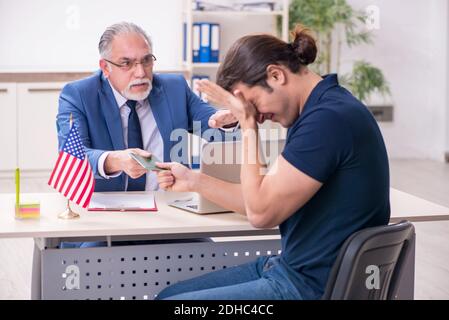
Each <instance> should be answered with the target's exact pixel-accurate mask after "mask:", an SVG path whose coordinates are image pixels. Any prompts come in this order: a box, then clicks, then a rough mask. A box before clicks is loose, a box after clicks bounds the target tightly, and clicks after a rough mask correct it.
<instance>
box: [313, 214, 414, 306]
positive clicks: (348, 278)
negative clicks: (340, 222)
mask: <svg viewBox="0 0 449 320" xmlns="http://www.w3.org/2000/svg"><path fill="white" fill-rule="evenodd" d="M414 234H415V228H414V226H413V224H411V223H410V222H408V221H401V222H400V223H397V224H392V225H387V226H380V227H373V228H366V229H363V230H360V231H358V232H356V233H354V234H353V235H351V236H350V237H349V238H348V239H346V241H345V242H344V243H343V245H342V247H341V249H340V252H339V254H338V256H337V259H336V260H335V263H334V266H333V268H332V270H331V272H330V275H329V279H328V281H327V286H326V290H325V293H324V295H323V297H322V299H327V300H329V299H330V300H386V299H393V298H394V294H395V292H394V291H395V290H396V289H397V284H398V282H399V280H400V278H401V274H402V272H403V270H404V265H405V263H404V260H405V257H407V254H408V252H409V250H410V248H411V247H410V241H411V240H412V239H413V237H414Z"/></svg>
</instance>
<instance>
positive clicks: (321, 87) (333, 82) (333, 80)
mask: <svg viewBox="0 0 449 320" xmlns="http://www.w3.org/2000/svg"><path fill="white" fill-rule="evenodd" d="M336 86H338V76H337V74H328V75H325V76H323V80H321V81H320V82H318V84H317V85H316V86H315V88H313V90H312V92H311V93H310V95H309V97H308V98H307V101H306V103H305V104H304V107H303V110H302V112H301V113H304V111H306V110H307V109H309V108H310V107H311V106H313V105H315V104H317V103H318V102H319V101H320V99H321V97H322V96H323V95H324V93H325V92H326V91H327V90H329V89H331V88H333V87H336Z"/></svg>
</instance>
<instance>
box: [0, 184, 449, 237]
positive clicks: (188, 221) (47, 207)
mask: <svg viewBox="0 0 449 320" xmlns="http://www.w3.org/2000/svg"><path fill="white" fill-rule="evenodd" d="M187 196H188V194H185V193H184V194H180V193H168V192H156V193H155V197H156V203H157V206H158V211H157V212H87V211H86V210H83V209H82V208H80V207H77V206H74V207H73V209H74V211H76V212H78V213H80V214H81V218H79V219H76V220H61V219H58V218H57V215H58V214H59V213H60V212H62V211H64V209H65V207H66V204H67V201H66V200H65V199H64V198H63V197H62V196H61V195H59V194H57V193H42V194H32V193H30V194H23V195H22V196H21V199H22V201H27V200H29V201H32V200H40V202H41V218H40V219H38V220H16V219H15V218H14V203H15V195H14V194H0V238H40V237H42V238H59V237H84V236H124V235H149V234H151V235H176V234H191V235H193V236H201V235H204V234H208V235H209V236H220V235H229V236H232V235H235V236H242V235H258V234H270V233H271V234H274V233H277V230H276V229H271V230H261V229H256V228H254V227H252V226H251V225H250V224H249V222H248V221H247V219H246V217H244V216H242V215H240V214H237V213H220V214H209V215H197V214H194V213H190V212H187V211H183V210H179V209H176V208H173V207H170V206H168V205H167V202H168V201H171V200H173V199H177V198H182V197H187ZM402 219H407V220H410V221H429V220H448V219H449V208H446V207H443V206H440V205H437V204H434V203H432V202H429V201H426V200H423V199H420V198H418V197H415V196H412V195H410V194H407V193H404V192H401V191H398V190H395V189H391V222H397V221H400V220H402Z"/></svg>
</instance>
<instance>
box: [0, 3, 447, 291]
mask: <svg viewBox="0 0 449 320" xmlns="http://www.w3.org/2000/svg"><path fill="white" fill-rule="evenodd" d="M223 1H225V0H223ZM223 1H222V2H223ZM218 2H220V1H218ZM278 2H280V3H282V1H278ZM348 3H349V4H351V5H352V6H353V7H355V8H358V9H362V10H363V9H364V8H366V7H367V6H370V5H374V6H377V7H378V8H379V10H380V11H379V12H380V21H379V22H380V24H379V29H376V30H373V34H374V45H370V46H369V45H366V46H365V45H362V46H357V47H354V48H348V47H345V46H343V48H342V60H341V61H342V65H341V71H342V72H345V71H347V70H349V69H350V68H351V66H352V65H351V63H352V61H353V60H355V59H361V58H362V59H365V60H367V61H370V62H371V63H373V64H374V65H376V66H377V67H379V68H380V69H381V70H382V71H383V73H384V75H385V77H386V79H387V80H388V82H389V85H390V89H391V97H386V98H384V97H381V96H374V97H373V98H372V99H371V100H370V101H369V102H368V104H369V105H373V106H384V107H392V108H393V119H392V121H385V122H384V121H381V122H379V125H380V127H381V130H382V133H383V136H384V139H385V142H386V145H387V149H388V153H389V156H390V159H391V182H392V186H393V187H396V188H398V189H401V190H404V191H407V192H409V193H412V194H415V195H418V196H421V197H423V198H425V199H428V200H431V201H434V202H436V203H439V204H442V205H445V206H449V196H448V195H449V164H448V163H447V162H448V161H449V90H448V88H449V2H448V1H446V0H426V1H424V0H348ZM184 13H185V7H184V1H183V0H165V1H139V0H129V1H126V2H125V3H123V2H119V1H106V0H96V1H88V0H70V1H69V0H64V1H54V0H53V1H52V0H37V1H31V0H18V1H14V2H12V1H6V0H0V112H1V113H0V146H1V154H2V156H1V159H0V192H13V191H14V183H13V180H12V169H13V168H15V167H16V166H17V165H19V166H20V167H22V168H24V173H23V176H24V181H23V184H22V185H23V191H25V192H36V191H42V190H43V189H44V188H46V179H47V176H48V172H49V171H50V170H51V165H52V164H53V161H54V159H55V152H56V151H55V150H54V147H55V146H56V135H54V136H52V133H55V126H54V116H55V111H56V108H57V100H55V99H57V96H58V94H59V90H60V88H61V87H62V85H63V84H64V83H65V82H67V81H68V79H73V78H77V77H81V76H84V75H86V74H88V73H90V72H92V71H94V70H96V69H97V65H98V51H97V44H98V39H99V36H100V35H101V33H102V32H103V30H104V29H105V27H107V26H108V25H110V24H112V23H114V22H118V21H132V22H135V23H136V24H139V25H141V26H142V27H143V28H144V29H145V30H146V31H147V32H148V33H149V35H150V36H151V37H152V40H153V44H154V53H155V55H156V56H157V58H158V61H157V64H156V66H155V70H156V72H158V71H159V72H183V73H185V72H186V70H185V67H184V65H183V61H182V52H183V29H182V20H183V14H184ZM214 19H215V20H217V19H218V21H219V22H221V25H222V30H221V35H222V37H221V43H222V47H221V48H222V52H221V53H222V54H223V52H225V50H226V48H227V47H228V46H229V45H230V43H232V41H233V40H234V39H236V38H237V37H239V36H241V35H244V34H247V33H253V32H271V31H272V30H273V28H275V20H274V19H272V18H268V19H267V18H266V17H263V16H262V17H260V16H251V18H250V19H248V18H247V17H245V16H244V15H236V16H226V17H221V18H217V17H215V18H214ZM225 25H226V28H225ZM204 72H208V73H211V74H212V77H213V72H214V70H213V69H212V70H205V71H204ZM48 136H50V139H47V137H48ZM36 155H40V157H37V156H36ZM445 160H446V161H445ZM45 191H47V189H45ZM416 228H417V235H418V238H417V239H418V242H417V282H416V290H417V291H416V297H417V298H424V299H433V298H444V299H447V298H449V290H448V289H447V288H449V268H448V263H447V262H448V261H447V257H449V245H448V244H447V243H448V241H447V240H448V234H449V223H448V222H422V223H416ZM31 248H32V246H31V242H29V239H27V240H0V261H2V262H1V265H0V299H8V298H19V299H26V298H28V295H29V290H28V286H29V281H28V280H27V279H28V277H29V276H30V275H29V274H28V273H29V268H30V264H31Z"/></svg>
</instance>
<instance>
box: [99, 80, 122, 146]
mask: <svg viewBox="0 0 449 320" xmlns="http://www.w3.org/2000/svg"><path fill="white" fill-rule="evenodd" d="M101 80H102V81H101V84H102V86H101V89H100V90H98V92H99V96H100V106H101V108H102V111H103V114H104V118H105V120H106V125H107V127H108V131H109V136H110V137H111V141H112V145H113V146H114V150H123V149H125V144H124V141H123V128H122V119H121V117H120V110H119V108H118V106H117V101H115V98H114V94H113V93H112V89H111V86H110V85H109V82H108V81H107V80H106V78H104V76H102V78H101Z"/></svg>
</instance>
